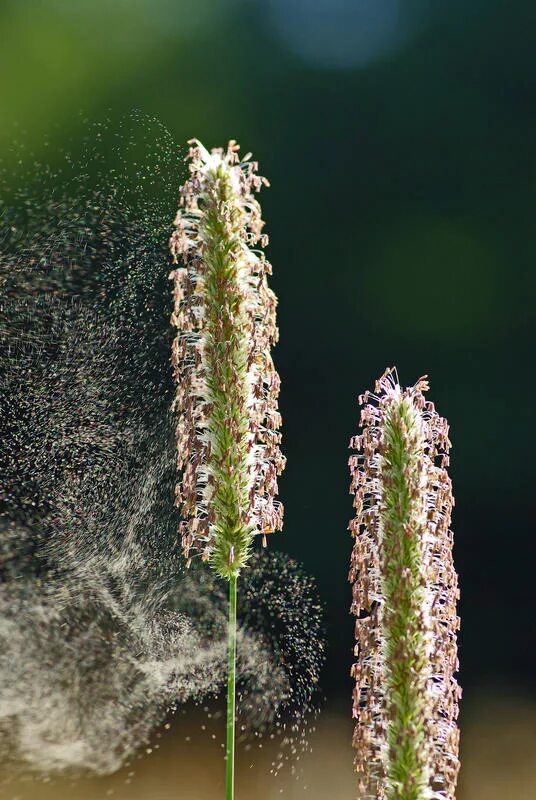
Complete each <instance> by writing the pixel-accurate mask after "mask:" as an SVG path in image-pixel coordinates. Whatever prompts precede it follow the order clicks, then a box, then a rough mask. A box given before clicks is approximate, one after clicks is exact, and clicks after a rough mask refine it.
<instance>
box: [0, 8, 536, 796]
mask: <svg viewBox="0 0 536 800" xmlns="http://www.w3.org/2000/svg"><path fill="white" fill-rule="evenodd" d="M535 27H536V7H535V6H534V4H533V3H531V2H529V1H528V0H510V2H509V3H503V2H499V0H450V2H439V0H196V1H195V2H187V0H33V1H32V0H2V2H1V4H0V36H1V45H0V119H1V124H0V155H1V157H2V159H3V161H4V164H5V165H7V167H8V168H9V167H10V163H11V161H13V162H14V161H15V160H16V159H17V158H18V157H19V156H18V155H17V150H16V149H14V148H13V147H12V143H13V141H14V140H16V139H17V137H19V136H24V139H25V142H26V143H27V147H28V149H29V152H31V155H32V158H33V157H35V159H37V160H40V161H43V160H47V161H48V162H50V163H52V164H54V162H55V160H57V161H58V163H59V161H60V159H61V152H62V150H63V149H64V148H69V149H71V150H73V149H74V150H75V151H76V148H77V144H78V143H81V142H82V140H83V139H84V137H85V136H86V134H87V128H86V123H85V122H84V119H85V118H87V117H89V118H91V119H92V120H97V121H98V120H99V119H105V118H106V119H108V120H110V123H109V124H110V125H111V126H113V125H114V120H119V119H120V118H121V117H122V116H123V115H125V114H128V113H130V112H131V110H132V109H140V110H141V111H142V112H144V113H146V114H148V115H150V116H154V117H156V118H157V119H158V120H160V121H161V122H162V123H163V125H164V126H165V127H166V128H167V129H168V130H169V131H170V133H171V134H172V136H173V138H174V139H175V140H176V142H177V143H178V145H181V146H182V144H183V142H184V141H185V140H186V139H188V138H190V137H192V136H196V137H199V138H200V139H201V140H202V141H203V142H204V143H205V144H206V145H207V146H217V145H223V144H224V143H225V142H226V141H227V140H228V139H229V138H236V139H237V140H238V141H239V142H240V143H241V145H242V148H243V150H244V151H247V150H252V151H253V153H254V156H255V158H257V159H258V160H259V162H260V167H261V170H260V171H261V173H262V174H264V175H266V176H267V177H268V178H269V180H270V182H271V188H270V189H269V190H267V191H265V192H264V194H263V196H262V198H261V201H262V204H263V211H264V217H265V219H266V220H267V231H268V233H269V235H270V247H269V253H268V255H269V258H270V260H271V261H272V263H273V265H274V277H273V280H272V286H273V287H274V289H275V291H276V293H277V294H278V297H279V326H280V337H281V341H280V345H279V346H278V348H277V351H276V354H275V358H276V364H277V367H278V370H279V372H280V374H281V378H282V393H281V409H282V413H283V418H284V449H285V452H286V455H287V457H288V466H287V469H286V472H285V473H284V476H283V478H282V480H281V484H280V489H281V496H282V499H283V501H284V503H285V506H286V523H285V532H284V535H283V536H281V537H278V538H277V539H275V538H274V539H272V541H271V543H270V544H271V546H272V547H276V548H279V549H281V550H283V551H285V552H287V553H289V554H290V555H292V556H293V557H295V558H297V559H298V560H300V561H301V562H302V563H303V564H304V566H305V568H306V570H307V571H308V572H309V573H311V574H312V575H314V576H315V577H316V579H317V581H318V585H319V589H320V593H321V596H322V599H323V603H324V606H325V614H326V626H327V641H328V656H327V665H326V668H325V670H324V674H323V691H324V694H325V696H326V700H325V704H324V712H323V714H322V715H321V717H320V719H319V722H318V725H317V731H316V733H315V734H314V735H312V744H313V746H314V753H313V756H312V757H311V758H309V760H308V761H307V759H306V762H305V764H304V766H303V773H304V777H303V780H301V778H300V781H295V780H294V779H291V778H290V777H289V778H288V782H287V783H286V784H285V782H284V781H282V780H279V782H277V781H275V779H272V778H271V777H270V775H269V771H270V770H269V761H270V758H269V757H267V762H266V763H265V762H264V761H263V756H262V753H258V754H256V755H255V757H254V758H253V757H251V758H250V757H249V756H248V755H247V754H242V755H241V756H240V757H239V769H240V775H239V781H238V788H237V798H238V799H239V800H245V798H246V797H258V798H260V799H261V800H262V798H271V797H278V796H279V793H280V789H281V787H282V788H283V791H284V794H285V795H286V796H287V797H292V798H294V797H295V796H296V797H298V796H299V797H301V796H307V797H311V798H316V797H324V796H325V794H326V793H327V792H329V793H330V795H331V797H332V798H334V800H335V799H336V798H339V797H340V798H341V799H342V798H343V797H344V798H347V797H351V796H353V795H352V790H353V786H354V778H353V776H352V772H351V760H352V755H351V749H350V746H349V741H350V737H351V722H350V721H349V714H350V694H351V681H350V678H349V669H350V665H351V662H352V638H353V622H352V619H351V618H350V616H349V614H348V607H349V603H350V592H349V587H348V586H347V583H346V575H347V565H348V558H349V553H350V548H351V540H350V536H349V534H348V533H347V531H346V527H347V524H348V520H349V518H350V516H351V515H352V508H351V500H350V498H349V496H348V489H347V487H348V472H347V456H348V451H347V444H348V440H349V438H350V436H351V435H352V434H353V433H355V432H356V430H357V424H358V416H359V412H358V407H357V395H358V394H359V393H361V392H362V391H364V390H365V389H366V388H371V387H372V386H373V383H374V380H375V379H376V378H377V377H378V376H379V375H380V374H381V373H382V372H383V370H384V369H385V367H386V366H388V365H396V366H397V367H398V370H399V375H400V378H401V382H403V383H405V384H412V383H414V382H415V380H416V379H417V378H418V377H419V376H421V375H423V374H428V375H429V377H430V381H431V392H430V396H431V398H432V399H433V400H434V401H435V403H436V406H437V408H438V410H439V411H440V413H441V414H443V415H445V416H446V417H447V418H448V420H449V422H450V424H451V432H452V436H451V438H452V441H453V446H454V447H453V454H452V470H451V474H452V478H453V482H454V491H455V497H456V508H455V513H454V519H453V526H454V530H455V541H456V545H455V560H456V565H457V568H458V571H459V575H460V584H461V592H462V598H461V604H460V613H461V616H462V631H461V636H460V659H461V674H460V682H461V684H462V686H463V689H464V702H463V709H462V717H461V725H462V772H461V778H460V791H459V798H460V800H479V799H480V798H484V797H486V798H487V800H494V798H495V797H497V798H498V797H499V796H501V797H503V796H504V794H505V793H509V794H510V795H511V796H512V797H515V798H519V800H525V799H526V800H528V799H529V798H532V797H534V796H536V699H535V692H534V690H535V688H536V684H535V679H534V673H535V655H536V643H535V628H534V589H533V583H534V580H533V564H534V513H535V510H536V509H535V493H534V489H533V481H534V477H533V471H532V469H531V466H532V463H533V449H534V445H535V438H536V437H535V434H534V428H533V427H532V424H533V396H534V391H535V388H536V378H535V373H534V372H533V371H532V366H531V365H532V363H533V349H534V338H535V329H534V322H535V310H534V309H535V277H534V276H535V274H536V273H535V270H534V261H535V257H536V246H535V242H536V237H535V236H534V220H533V217H534V203H535V191H536V147H535V141H534V129H535V122H536V120H535V108H536V49H535V47H534V30H535ZM81 112H82V113H81ZM13 166H15V164H14V163H13ZM194 721H195V724H194ZM200 724H201V723H199V724H198V722H197V721H196V720H195V719H194V717H192V722H191V725H192V726H193V727H196V729H197V728H199V727H200ZM189 725H190V723H189V722H187V721H185V720H184V719H181V720H179V721H177V722H176V723H175V724H174V729H173V732H172V734H170V735H169V736H168V737H167V739H166V743H165V745H162V748H161V750H160V751H159V753H158V755H154V754H153V755H152V756H151V757H150V758H149V757H147V758H146V759H142V760H141V761H139V762H137V766H136V774H135V775H134V776H133V777H131V778H130V777H128V768H127V771H126V772H125V775H123V774H121V775H120V776H118V777H117V778H116V779H106V780H104V779H103V780H100V781H98V780H96V779H92V780H88V781H87V782H85V783H84V782H78V783H77V784H76V786H71V784H69V783H68V782H60V783H59V784H58V783H55V784H53V785H52V786H48V785H47V784H42V785H39V786H37V787H36V786H35V785H33V786H32V789H31V796H32V797H36V798H37V797H39V798H40V797H43V798H48V797H52V796H54V797H58V796H59V795H58V793H59V787H62V788H61V796H69V797H80V798H84V800H85V799H86V798H87V800H89V799H90V798H91V800H93V798H97V797H104V796H106V794H107V793H111V792H114V793H115V794H116V796H117V797H120V798H151V800H152V799H153V798H161V800H167V798H172V797H183V796H184V797H188V798H189V800H197V799H199V800H204V798H208V797H212V796H213V792H214V786H213V785H212V783H211V780H212V778H211V776H212V775H214V776H215V778H214V779H215V780H216V782H217V781H219V773H218V770H219V769H220V767H219V761H218V759H219V758H220V755H219V751H217V750H214V752H213V753H212V752H211V751H210V747H209V748H208V750H207V748H206V747H205V746H204V745H202V743H203V741H204V739H203V737H202V736H201V738H200V739H199V741H198V743H197V744H196V743H195V742H193V743H191V749H190V750H188V749H187V748H186V746H184V747H183V746H182V743H184V741H185V736H186V735H187V734H186V733H185V731H186V729H187V728H188V726H189ZM218 735H219V734H218ZM206 738H208V737H205V739H206ZM205 744H206V742H205ZM267 747H269V746H268V745H267ZM196 748H197V749H196ZM248 758H249V760H248ZM200 761H203V762H204V767H203V769H204V770H205V772H204V774H203V780H202V781H200V779H199V773H198V771H197V770H196V769H194V766H197V767H198V766H199V762H200ZM209 762H210V764H211V766H210V768H209V767H208V764H209ZM251 762H252V766H251V767H250V763H251ZM188 764H190V765H191V767H192V769H191V771H192V781H191V785H190V784H189V788H188V790H187V791H186V790H185V789H182V788H181V789H178V788H176V787H177V779H176V775H177V774H178V773H177V772H176V770H178V771H180V774H181V783H183V781H184V780H186V778H185V776H187V775H189V774H190V772H189V771H188V768H187V766H185V765H188ZM205 767H206V769H205ZM248 776H249V777H248ZM252 776H253V777H252ZM114 781H115V783H114ZM126 781H127V782H126ZM203 781H204V782H203ZM248 781H249V783H248ZM283 784H284V785H283ZM183 785H184V784H183ZM216 785H217V786H219V785H220V784H219V783H216ZM304 785H309V788H308V789H307V790H306V791H304V789H303V786H304ZM174 787H175V788H174ZM4 791H6V792H7V795H6V796H9V797H12V798H13V800H15V798H16V797H17V796H20V797H26V796H27V795H26V794H25V791H26V790H25V789H24V787H23V788H21V787H20V786H18V785H17V786H13V787H6V788H4ZM182 791H184V794H180V793H179V794H177V792H182Z"/></svg>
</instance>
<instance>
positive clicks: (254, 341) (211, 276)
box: [171, 140, 284, 578]
mask: <svg viewBox="0 0 536 800" xmlns="http://www.w3.org/2000/svg"><path fill="white" fill-rule="evenodd" d="M191 145H192V147H191V149H190V153H189V159H190V179H189V180H188V181H187V182H186V184H185V185H184V186H183V187H182V189H181V201H180V203H181V207H180V209H179V212H178V214H177V218H176V220H175V231H174V233H173V235H172V237H171V253H172V255H173V258H174V261H175V262H177V261H178V257H179V256H181V257H182V259H183V261H184V263H185V266H184V267H178V268H177V269H175V270H174V271H173V272H172V273H171V278H172V279H173V281H174V298H175V308H174V312H173V317H172V322H173V324H174V325H175V327H176V328H177V336H176V339H175V341H174V344H173V356H172V360H173V367H174V371H175V378H176V383H177V392H176V399H175V407H176V410H177V412H178V413H179V415H180V416H179V421H178V425H177V451H178V467H179V470H180V471H181V475H182V477H181V481H180V483H179V485H178V486H177V504H178V506H179V508H180V509H181V512H182V516H183V522H182V523H181V535H182V546H183V549H184V553H185V555H186V558H188V559H189V558H190V556H191V554H193V553H196V552H199V553H201V554H202V556H203V558H204V559H208V560H209V561H210V563H211V565H212V566H213V567H214V569H215V570H216V571H217V572H218V573H219V574H220V575H221V576H222V577H225V578H228V577H230V576H231V575H233V574H237V573H238V572H239V570H240V569H241V567H243V566H244V564H245V562H246V561H247V558H248V554H249V552H250V548H251V543H252V539H253V537H254V535H255V534H258V533H260V534H261V535H262V536H265V534H266V533H269V532H272V531H274V530H277V529H280V528H281V526H282V517H283V510H282V506H281V504H280V503H279V502H277V501H276V500H275V499H274V497H275V494H276V492H277V475H279V474H280V472H281V470H282V469H283V467H284V458H283V456H282V455H281V452H280V449H279V443H280V433H279V431H278V428H279V426H280V424H281V417H280V415H279V413H278V411H277V397H278V394H279V376H278V374H277V372H276V371H275V369H274V365H273V362H272V358H271V355H270V348H271V346H272V345H273V344H274V343H275V342H276V341H277V333H278V332H277V328H276V323H275V308H276V298H275V295H274V293H273V292H272V291H271V289H270V288H269V287H268V283H267V275H269V274H270V273H271V267H270V264H269V263H268V261H267V260H266V259H265V257H264V255H263V254H262V252H260V251H258V250H256V249H254V248H255V245H257V244H259V243H260V245H261V246H264V245H265V244H266V243H267V237H266V236H265V235H263V234H262V228H263V225H264V223H263V221H262V219H261V213H260V207H259V204H258V202H257V200H256V199H255V197H254V194H253V193H254V192H255V191H257V190H259V189H260V187H261V185H262V184H263V183H264V184H267V181H266V180H265V179H264V178H260V177H259V176H258V175H257V173H256V168H257V165H256V164H255V163H254V162H251V161H249V157H250V156H249V155H248V156H246V157H245V158H244V159H243V160H242V161H240V160H239V158H238V155H237V151H238V145H236V143H235V142H230V143H229V145H228V148H227V150H226V151H225V152H224V151H223V150H219V149H218V150H213V151H212V152H211V153H209V152H207V150H205V148H204V147H203V146H202V145H201V144H200V143H199V142H197V141H195V140H194V141H192V142H191Z"/></svg>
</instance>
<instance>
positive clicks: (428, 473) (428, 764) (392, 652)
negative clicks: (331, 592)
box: [349, 369, 461, 800]
mask: <svg viewBox="0 0 536 800" xmlns="http://www.w3.org/2000/svg"><path fill="white" fill-rule="evenodd" d="M427 390H428V383H427V381H426V378H421V379H420V380H419V381H418V382H417V383H416V384H415V386H412V387H410V388H408V389H405V390H402V388H401V387H400V386H399V383H398V378H397V375H396V371H395V370H394V369H388V370H387V371H386V372H385V374H384V375H383V376H382V377H381V378H380V380H379V381H378V382H377V384H376V389H375V391H376V394H370V393H369V392H366V393H365V395H363V396H362V397H360V398H359V400H360V404H361V405H362V406H363V409H362V412H361V426H362V433H361V435H359V436H356V437H354V438H353V439H352V440H351V442H350V447H351V448H353V449H356V450H357V451H358V453H359V454H358V455H352V456H351V457H350V461H349V464H350V472H351V476H352V483H351V487H350V493H351V494H353V495H354V506H355V509H356V517H355V518H354V519H353V520H352V521H351V523H350V531H351V533H352V536H353V537H354V547H353V551H352V557H351V568H350V574H349V580H350V582H351V584H352V593H353V603H352V609H351V610H352V613H353V614H355V616H356V617H357V620H356V648H355V654H356V656H357V660H356V662H355V664H354V665H353V668H352V675H353V677H354V678H355V689H354V698H353V716H354V718H355V719H356V728H355V733H354V747H355V749H356V756H355V766H356V771H357V773H358V775H359V785H360V790H361V793H362V796H363V797H367V798H374V800H376V799H377V798H387V799H388V800H424V799H425V798H437V800H453V798H454V791H455V786H456V779H457V773H458V768H459V762H458V739H459V733H458V728H457V725H456V719H457V716H458V701H459V698H460V695H461V691H460V689H459V687H458V684H457V681H456V678H455V673H456V671H457V669H458V659H457V648H456V632H457V630H458V628H459V618H458V617H457V614H456V601H457V599H458V596H459V592H458V584H457V576H456V572H455V570H454V565H453V561H452V531H451V530H450V529H449V525H450V515H451V509H452V505H453V498H452V490H451V482H450V478H449V476H448V474H447V472H446V469H445V468H446V466H448V452H449V449H450V446H451V445H450V441H449V438H448V425H447V422H446V420H445V419H443V418H442V417H440V416H439V415H438V414H437V413H436V411H435V409H434V405H433V403H431V402H429V401H427V400H425V397H424V394H423V393H424V392H425V391H427Z"/></svg>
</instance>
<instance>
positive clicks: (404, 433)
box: [380, 399, 430, 800]
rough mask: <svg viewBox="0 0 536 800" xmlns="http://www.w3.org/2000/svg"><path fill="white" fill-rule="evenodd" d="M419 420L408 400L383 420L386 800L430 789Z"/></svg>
mask: <svg viewBox="0 0 536 800" xmlns="http://www.w3.org/2000/svg"><path fill="white" fill-rule="evenodd" d="M419 421H420V420H419V415H418V413H417V412H416V411H415V409H414V408H413V407H412V404H411V403H410V402H408V401H407V400H404V399H402V400H400V402H399V403H393V404H392V406H391V408H390V410H389V413H388V414H387V415H386V421H385V444H384V452H383V454H382V466H381V473H382V482H383V486H384V492H383V502H382V507H381V510H380V519H381V546H382V555H383V562H384V573H383V589H384V594H385V610H384V634H385V645H384V646H385V670H386V683H387V686H386V688H387V692H386V695H387V710H388V730H387V739H388V748H389V755H388V761H387V779H388V782H387V787H388V788H387V793H386V796H387V800H424V798H425V797H426V796H427V787H428V783H429V778H430V776H429V768H428V761H429V755H428V743H427V730H426V723H427V719H426V706H425V697H426V686H427V678H428V669H427V665H428V661H429V654H428V647H427V642H426V630H425V627H424V625H423V619H422V613H423V612H422V609H423V606H424V601H425V592H426V587H425V586H424V585H423V544H422V542H423V533H424V528H425V524H426V515H425V508H424V506H423V502H422V498H423V496H424V495H423V490H422V477H421V470H420V469H419V463H420V462H421V461H422V456H423V451H424V440H423V436H422V433H421V431H420V425H419Z"/></svg>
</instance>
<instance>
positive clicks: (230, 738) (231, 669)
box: [225, 574, 237, 800]
mask: <svg viewBox="0 0 536 800" xmlns="http://www.w3.org/2000/svg"><path fill="white" fill-rule="evenodd" d="M236 584H237V576H236V574H233V575H231V576H230V578H229V626H228V637H229V661H228V669H227V736H226V747H225V757H226V766H225V800H234V768H235V714H236V712H235V707H236Z"/></svg>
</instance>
